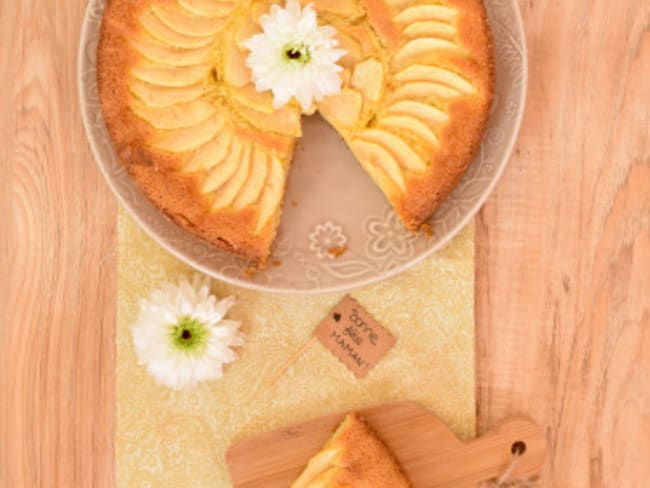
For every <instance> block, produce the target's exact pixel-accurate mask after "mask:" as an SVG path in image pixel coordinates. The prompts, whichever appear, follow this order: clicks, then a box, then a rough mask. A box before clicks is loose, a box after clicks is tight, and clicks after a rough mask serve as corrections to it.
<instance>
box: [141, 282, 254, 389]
mask: <svg viewBox="0 0 650 488" xmlns="http://www.w3.org/2000/svg"><path fill="white" fill-rule="evenodd" d="M208 284H209V280H208V279H207V278H201V277H200V276H198V275H197V276H195V277H194V280H193V282H192V283H191V284H190V283H189V282H188V281H187V279H186V278H185V277H182V278H181V279H180V280H179V283H178V284H174V283H169V282H165V283H163V285H162V286H161V288H160V289H158V290H154V291H152V292H151V294H150V295H149V298H147V299H143V300H141V301H140V314H139V316H138V319H137V321H136V323H135V324H134V325H133V327H132V330H131V332H132V334H133V344H134V346H135V351H136V354H137V356H138V363H139V364H142V365H145V366H146V367H147V371H148V372H149V374H151V375H152V376H153V377H154V378H155V379H156V381H157V382H158V383H160V384H162V385H165V386H167V387H169V388H173V389H175V390H183V389H187V388H191V387H194V386H196V385H197V384H198V383H199V382H202V381H209V380H215V379H218V378H221V377H222V376H223V366H224V364H228V363H232V362H233V361H235V360H237V358H238V356H237V353H236V352H235V351H233V349H232V348H233V347H237V346H243V345H244V336H243V334H242V333H241V332H240V330H239V328H240V326H241V322H240V321H238V320H227V319H224V317H225V315H226V313H227V312H228V310H229V309H230V308H231V307H232V306H233V305H234V304H235V298H234V297H232V296H231V297H228V298H224V299H223V300H217V297H215V296H214V295H212V294H211V293H210V288H209V286H208Z"/></svg>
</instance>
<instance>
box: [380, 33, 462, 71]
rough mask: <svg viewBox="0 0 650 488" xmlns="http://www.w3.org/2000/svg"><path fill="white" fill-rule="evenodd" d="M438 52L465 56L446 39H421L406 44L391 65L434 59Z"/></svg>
mask: <svg viewBox="0 0 650 488" xmlns="http://www.w3.org/2000/svg"><path fill="white" fill-rule="evenodd" d="M440 52H448V53H450V54H455V55H459V56H464V55H465V54H466V51H465V50H464V49H463V48H461V47H460V46H458V45H457V44H455V43H453V42H451V41H448V40H446V39H437V38H432V37H423V38H420V39H413V40H412V41H409V42H407V43H406V44H405V45H404V46H403V47H402V48H401V49H400V50H399V51H398V52H397V54H396V55H395V57H394V58H393V65H394V66H402V65H404V64H407V62H409V61H416V60H417V61H421V60H422V59H431V58H433V59H435V58H436V57H437V56H438V55H439V53H440Z"/></svg>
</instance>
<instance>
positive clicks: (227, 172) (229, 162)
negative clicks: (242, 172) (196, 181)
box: [201, 137, 244, 193]
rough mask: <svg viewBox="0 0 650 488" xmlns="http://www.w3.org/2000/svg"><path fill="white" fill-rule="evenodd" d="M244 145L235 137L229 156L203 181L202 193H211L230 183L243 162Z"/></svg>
mask: <svg viewBox="0 0 650 488" xmlns="http://www.w3.org/2000/svg"><path fill="white" fill-rule="evenodd" d="M243 149H244V147H243V145H242V143H241V141H240V140H239V138H237V137H233V138H232V141H231V144H230V148H229V151H228V155H227V156H226V157H225V158H224V159H223V160H222V161H221V162H220V163H219V164H218V165H217V166H215V167H214V168H212V169H211V170H210V172H209V173H208V175H207V177H206V178H205V180H204V181H203V185H202V186H201V191H202V192H203V193H210V192H213V191H214V190H216V189H217V188H219V187H220V186H221V185H223V184H224V183H225V182H226V181H228V180H229V179H230V178H232V176H233V175H234V174H235V172H236V171H237V168H238V167H239V163H240V160H241V156H242V152H243Z"/></svg>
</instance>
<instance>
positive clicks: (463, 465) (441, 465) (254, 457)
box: [226, 402, 546, 488]
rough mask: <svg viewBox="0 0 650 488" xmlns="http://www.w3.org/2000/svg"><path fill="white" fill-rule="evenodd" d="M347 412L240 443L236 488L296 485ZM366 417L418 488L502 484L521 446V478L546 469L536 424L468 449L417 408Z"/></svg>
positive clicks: (381, 410) (513, 422) (507, 426)
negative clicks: (515, 450)
mask: <svg viewBox="0 0 650 488" xmlns="http://www.w3.org/2000/svg"><path fill="white" fill-rule="evenodd" d="M346 413H347V412H342V413H335V414H332V415H328V416H326V417H320V418H317V419H312V420H308V421H307V422H302V423H299V424H294V425H290V426H287V427H285V428H282V429H279V430H275V431H272V432H267V433H265V434H261V435H259V436H256V437H253V438H251V439H246V440H243V441H241V442H237V443H235V444H234V445H232V446H231V447H230V448H229V449H228V452H227V453H226V461H227V463H228V468H229V470H230V474H231V477H232V481H233V485H234V488H260V487H264V488H287V487H289V486H291V484H292V483H293V482H294V481H296V479H298V477H299V476H300V474H301V473H302V472H303V471H304V470H305V467H306V466H307V463H309V462H310V459H312V457H314V456H315V455H316V454H317V453H318V452H319V451H321V449H323V446H325V443H326V442H327V441H328V439H330V437H331V436H332V433H333V432H334V431H335V430H336V428H337V427H338V425H339V424H341V422H342V421H343V419H344V417H345V414H346ZM360 415H361V417H362V418H363V419H364V420H365V421H367V422H368V425H370V427H371V429H372V430H373V431H374V432H375V433H376V434H377V435H378V436H379V438H380V439H381V441H382V442H383V443H384V444H385V445H386V446H387V447H388V449H389V450H390V452H391V453H392V454H393V455H394V456H395V458H396V459H397V461H398V462H399V465H400V466H401V468H402V470H403V471H404V473H405V474H406V476H407V478H408V479H409V481H410V482H411V483H412V484H413V486H414V487H415V488H472V487H475V486H476V485H477V483H479V482H481V481H487V480H490V479H493V478H497V477H499V476H500V475H501V474H503V473H504V471H505V470H506V469H507V468H508V466H510V465H511V464H512V462H513V457H512V452H511V450H512V446H513V444H514V443H516V442H523V443H525V445H526V446H527V447H526V450H525V452H524V453H523V454H522V455H521V457H519V458H518V460H517V462H516V464H515V466H514V469H513V471H512V477H513V478H523V477H529V476H531V475H533V474H535V475H536V474H539V472H540V470H541V468H542V466H543V464H544V456H545V451H546V441H545V439H544V433H543V432H542V431H541V430H540V428H539V427H538V426H537V425H535V424H534V423H532V422H531V421H529V420H525V419H508V420H505V421H503V422H501V423H500V424H499V426H498V427H497V428H496V429H493V430H491V431H490V432H489V433H487V434H485V435H483V436H481V437H480V438H478V439H474V440H472V441H470V442H465V443H464V442H461V441H460V440H459V439H458V438H457V437H456V436H455V435H454V434H453V432H451V430H449V427H447V426H446V425H445V424H444V423H443V422H442V421H441V420H439V419H438V418H437V417H436V416H435V415H433V414H432V413H431V411H429V410H427V409H426V408H424V407H422V406H420V405H418V404H415V403H410V402H400V403H392V404H387V405H379V406H375V407H371V408H368V409H365V410H362V411H361V412H360ZM347 447H348V448H349V447H350V446H347ZM344 449H345V448H344ZM341 456H343V457H346V455H345V454H341ZM338 457H339V456H338V455H337V458H338ZM348 460H349V459H348ZM352 463H353V464H354V461H352ZM334 464H335V465H336V464H337V462H336V461H335V462H334ZM343 464H344V465H345V464H346V463H345V462H344V463H343ZM330 467H331V465H330ZM352 469H353V470H354V469H355V468H352ZM322 470H323V472H324V471H325V466H322ZM315 474H322V473H312V475H315ZM303 481H305V480H303ZM312 481H313V479H312Z"/></svg>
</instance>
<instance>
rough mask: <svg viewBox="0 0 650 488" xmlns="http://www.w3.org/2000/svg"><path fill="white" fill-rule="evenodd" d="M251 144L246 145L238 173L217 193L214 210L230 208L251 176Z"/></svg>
mask: <svg viewBox="0 0 650 488" xmlns="http://www.w3.org/2000/svg"><path fill="white" fill-rule="evenodd" d="M250 166H251V144H245V146H244V152H243V154H242V157H241V158H240V160H239V165H238V167H237V171H235V174H234V175H233V176H232V178H230V179H229V180H228V181H227V182H226V183H225V184H224V185H223V186H222V187H221V188H219V189H218V190H217V191H216V194H215V197H214V200H213V201H212V210H219V209H221V208H224V207H227V206H229V205H230V204H231V203H232V202H233V200H235V197H236V196H237V194H238V193H239V191H240V190H241V189H242V187H243V186H244V184H245V183H246V179H247V178H248V177H249V175H250Z"/></svg>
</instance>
